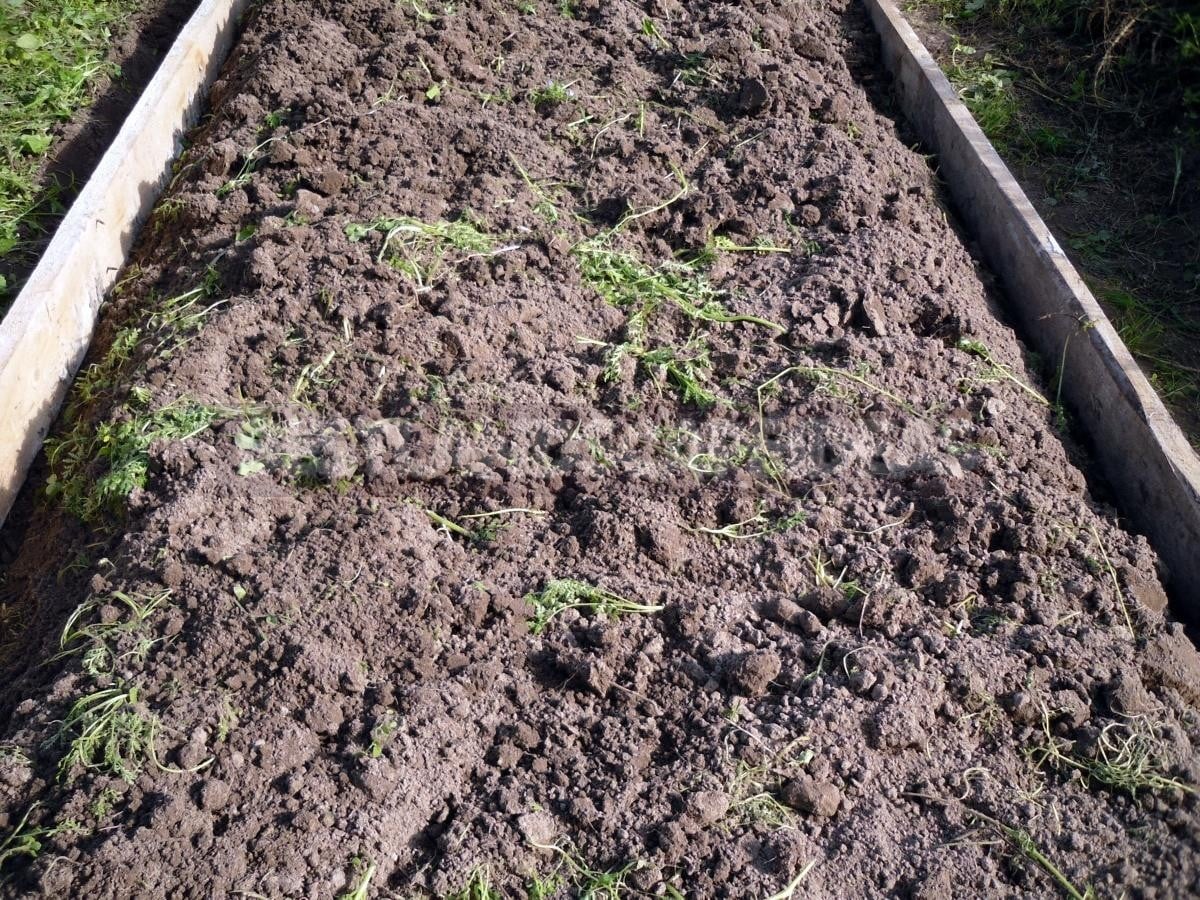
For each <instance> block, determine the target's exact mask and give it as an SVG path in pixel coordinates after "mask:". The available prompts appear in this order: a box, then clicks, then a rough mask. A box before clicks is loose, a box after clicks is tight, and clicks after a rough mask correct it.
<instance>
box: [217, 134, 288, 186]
mask: <svg viewBox="0 0 1200 900" xmlns="http://www.w3.org/2000/svg"><path fill="white" fill-rule="evenodd" d="M282 140H283V138H282V137H269V138H267V139H266V140H265V141H261V142H260V143H258V144H255V145H254V146H253V147H251V148H250V150H249V151H248V152H247V153H246V155H245V156H244V157H243V158H242V167H241V168H240V169H238V173H237V174H236V175H234V176H233V177H232V178H231V179H229V180H228V181H226V182H225V183H224V184H223V185H221V186H220V187H219V188H217V196H218V197H227V196H229V195H230V194H232V193H233V192H234V191H236V190H238V189H240V188H244V187H245V186H246V185H248V184H249V183H250V181H251V179H253V178H254V172H255V170H256V169H257V168H258V164H259V163H260V162H262V160H263V157H265V156H266V150H267V148H268V147H270V146H271V145H272V144H275V143H278V142H279V141H282Z"/></svg>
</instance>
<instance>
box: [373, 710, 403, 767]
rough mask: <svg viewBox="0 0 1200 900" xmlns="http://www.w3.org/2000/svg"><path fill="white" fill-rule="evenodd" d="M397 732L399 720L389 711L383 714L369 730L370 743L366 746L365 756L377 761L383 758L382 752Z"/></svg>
mask: <svg viewBox="0 0 1200 900" xmlns="http://www.w3.org/2000/svg"><path fill="white" fill-rule="evenodd" d="M399 730H400V720H399V719H398V718H397V717H396V714H395V713H394V712H392V711H390V710H389V711H388V712H386V713H384V715H383V716H381V717H380V719H379V721H377V722H376V723H375V725H374V726H373V727H372V728H371V743H370V744H368V745H367V756H369V757H370V758H371V759H379V757H381V756H383V751H384V750H385V749H386V748H387V745H388V744H390V743H391V742H392V738H393V737H395V736H396V732H397V731H399Z"/></svg>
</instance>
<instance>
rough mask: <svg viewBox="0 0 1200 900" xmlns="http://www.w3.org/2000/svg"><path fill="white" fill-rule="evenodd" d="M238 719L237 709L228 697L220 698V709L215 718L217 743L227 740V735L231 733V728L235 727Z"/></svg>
mask: <svg viewBox="0 0 1200 900" xmlns="http://www.w3.org/2000/svg"><path fill="white" fill-rule="evenodd" d="M238 720H239V713H238V710H237V709H236V708H235V707H234V705H233V704H232V703H230V702H229V698H228V697H222V698H221V711H220V715H219V716H218V718H217V734H216V738H217V743H218V744H224V743H225V742H226V741H227V740H229V735H230V734H232V733H233V729H235V728H237V726H238Z"/></svg>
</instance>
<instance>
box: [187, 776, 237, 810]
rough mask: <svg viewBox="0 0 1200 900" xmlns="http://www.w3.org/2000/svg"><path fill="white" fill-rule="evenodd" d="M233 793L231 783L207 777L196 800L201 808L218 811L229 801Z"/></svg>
mask: <svg viewBox="0 0 1200 900" xmlns="http://www.w3.org/2000/svg"><path fill="white" fill-rule="evenodd" d="M231 793H232V792H231V791H230V789H229V785H228V784H226V783H225V782H224V781H222V780H221V779H219V778H206V779H205V780H204V781H203V782H202V783H201V785H200V790H199V791H198V792H197V794H196V800H197V802H198V803H199V805H200V808H201V809H203V810H206V811H208V812H216V811H217V810H219V809H221V808H223V807H224V806H225V804H227V803H228V802H229V797H230V794H231Z"/></svg>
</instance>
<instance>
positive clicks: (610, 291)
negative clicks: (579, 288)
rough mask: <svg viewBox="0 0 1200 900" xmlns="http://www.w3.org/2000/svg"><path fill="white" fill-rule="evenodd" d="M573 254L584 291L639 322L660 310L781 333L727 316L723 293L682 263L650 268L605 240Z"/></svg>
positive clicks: (756, 320)
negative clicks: (630, 312)
mask: <svg viewBox="0 0 1200 900" xmlns="http://www.w3.org/2000/svg"><path fill="white" fill-rule="evenodd" d="M572 252H573V253H574V254H575V257H576V258H577V259H578V261H579V268H580V273H581V274H582V275H583V280H584V281H585V282H586V283H587V284H588V285H589V286H591V287H592V288H593V289H594V290H595V291H596V292H597V293H598V294H600V296H601V297H603V298H604V299H605V300H607V301H608V302H609V303H611V304H613V305H614V306H617V307H619V308H621V309H632V310H636V311H637V312H638V313H640V315H641V316H642V317H643V318H644V319H647V320H648V319H649V317H650V316H652V315H653V314H654V313H655V312H656V311H657V310H658V309H659V308H661V307H662V306H664V305H671V306H674V307H675V308H677V309H678V310H679V311H680V312H682V313H683V314H684V315H685V316H687V317H688V318H689V319H692V320H694V321H699V322H707V323H710V324H715V323H729V322H744V323H748V324H752V325H761V326H763V327H764V328H771V329H773V330H775V331H779V332H783V331H785V330H786V329H785V328H784V327H783V326H782V325H779V324H777V323H775V322H771V321H769V320H767V319H763V318H761V317H759V316H753V315H748V314H741V313H734V312H731V311H730V310H729V309H727V308H726V306H725V305H724V304H723V303H722V302H721V299H720V298H721V296H722V293H721V292H720V291H718V290H717V289H716V288H714V287H713V286H712V285H711V284H709V282H708V279H706V278H705V277H704V276H703V275H699V274H697V273H696V272H695V271H694V270H693V268H692V267H690V266H687V265H684V264H682V263H676V262H666V263H662V264H661V265H659V266H658V267H657V268H651V267H649V266H647V265H645V264H644V263H643V262H642V261H641V260H639V259H638V258H637V257H636V256H634V255H633V254H632V253H625V252H622V251H619V250H614V249H612V247H611V246H610V245H609V243H608V240H607V238H606V237H600V238H591V239H589V240H585V241H581V242H580V243H578V244H576V245H575V247H574V249H573V250H572Z"/></svg>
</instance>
